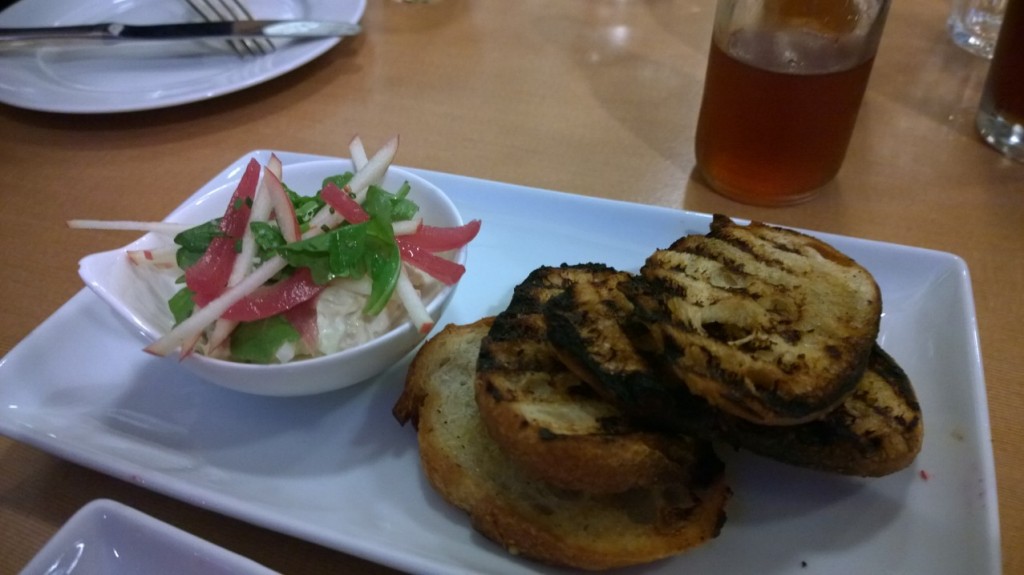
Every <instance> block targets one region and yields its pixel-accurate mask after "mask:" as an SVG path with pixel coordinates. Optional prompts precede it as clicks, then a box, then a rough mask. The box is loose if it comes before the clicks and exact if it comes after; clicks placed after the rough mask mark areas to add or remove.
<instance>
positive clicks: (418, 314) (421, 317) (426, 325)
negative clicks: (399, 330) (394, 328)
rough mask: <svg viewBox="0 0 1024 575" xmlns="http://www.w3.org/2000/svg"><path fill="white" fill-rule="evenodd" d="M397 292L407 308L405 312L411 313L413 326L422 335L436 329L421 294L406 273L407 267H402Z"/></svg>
mask: <svg viewBox="0 0 1024 575" xmlns="http://www.w3.org/2000/svg"><path fill="white" fill-rule="evenodd" d="M395 292H396V293H397V294H398V298H399V300H401V302H402V305H403V306H405V310H406V311H407V312H408V313H409V319H410V320H412V323H413V325H415V326H416V329H417V330H418V331H419V332H420V333H424V334H425V333H427V332H429V331H430V330H431V329H433V328H434V319H433V318H431V317H430V313H429V312H427V308H426V306H425V305H423V300H422V299H420V294H419V293H417V292H416V288H415V287H414V286H413V285H412V281H411V280H410V279H409V274H408V273H407V272H406V271H405V266H402V269H401V270H400V271H399V274H398V284H397V285H396V286H395Z"/></svg>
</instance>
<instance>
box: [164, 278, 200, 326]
mask: <svg viewBox="0 0 1024 575" xmlns="http://www.w3.org/2000/svg"><path fill="white" fill-rule="evenodd" d="M192 296H193V292H192V290H190V289H188V288H187V287H183V288H181V289H179V290H178V291H177V292H176V293H175V294H174V295H172V296H171V299H169V300H168V301H167V307H169V308H170V310H171V316H173V317H174V325H178V324H179V323H181V322H183V321H185V320H186V319H188V317H189V316H190V315H192V312H193V311H194V310H195V308H196V304H195V302H194V301H193V300H192Z"/></svg>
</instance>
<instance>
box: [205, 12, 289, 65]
mask: <svg viewBox="0 0 1024 575" xmlns="http://www.w3.org/2000/svg"><path fill="white" fill-rule="evenodd" d="M185 1H186V2H188V5H189V6H191V7H192V9H193V10H195V11H196V13H198V14H199V15H200V16H202V17H203V19H204V20H206V21H207V22H224V21H229V20H252V19H253V17H252V14H251V13H250V12H249V9H248V8H246V7H245V5H244V4H242V0H185ZM227 43H228V45H229V46H231V49H232V50H234V51H235V53H236V54H238V55H239V56H240V57H242V58H244V57H246V56H262V55H265V54H269V53H271V52H273V51H274V50H276V49H277V48H276V47H275V46H274V43H273V42H271V41H270V40H269V39H267V38H248V39H241V40H228V41H227Z"/></svg>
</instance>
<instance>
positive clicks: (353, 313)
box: [316, 267, 440, 355]
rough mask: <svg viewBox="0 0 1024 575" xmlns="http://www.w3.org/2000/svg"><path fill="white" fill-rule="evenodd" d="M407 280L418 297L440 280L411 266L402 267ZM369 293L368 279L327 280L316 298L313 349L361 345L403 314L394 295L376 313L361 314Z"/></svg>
mask: <svg viewBox="0 0 1024 575" xmlns="http://www.w3.org/2000/svg"><path fill="white" fill-rule="evenodd" d="M406 270H407V272H408V274H409V279H410V281H412V284H413V286H415V287H416V291H417V293H419V295H420V297H421V298H424V297H428V296H429V295H431V294H433V293H434V292H436V291H437V289H438V288H439V287H440V282H438V281H437V280H435V279H433V278H431V277H430V276H428V275H426V274H423V273H421V272H419V271H417V270H415V269H414V268H411V267H406ZM368 295H369V282H353V281H351V280H339V281H334V282H331V283H330V284H329V285H328V286H327V287H326V288H324V290H323V291H322V292H320V295H319V296H318V299H317V304H316V326H317V352H318V353H320V354H324V355H326V354H330V353H335V352H338V351H341V350H344V349H349V348H352V347H355V346H357V345H362V344H364V343H366V342H368V341H370V340H372V339H374V338H376V337H379V336H381V335H384V334H385V333H387V332H388V331H390V330H391V329H392V328H393V327H395V326H396V325H398V323H399V322H401V321H404V320H405V319H406V317H407V314H406V313H405V308H404V307H403V306H402V303H401V301H399V299H398V298H397V297H392V298H391V301H389V302H388V305H387V307H385V308H384V309H383V310H382V311H381V312H380V313H379V314H378V315H376V316H368V315H366V314H364V313H363V307H364V306H366V299H367V296H368Z"/></svg>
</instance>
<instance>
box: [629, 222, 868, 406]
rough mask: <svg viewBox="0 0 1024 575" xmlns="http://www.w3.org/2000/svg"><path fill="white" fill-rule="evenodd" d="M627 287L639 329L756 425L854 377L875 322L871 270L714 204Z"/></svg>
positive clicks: (846, 386) (828, 396)
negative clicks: (700, 224) (701, 230)
mask: <svg viewBox="0 0 1024 575" xmlns="http://www.w3.org/2000/svg"><path fill="white" fill-rule="evenodd" d="M640 275H641V277H642V278H643V280H644V282H643V283H642V284H636V283H634V284H631V285H630V286H628V288H627V293H628V294H630V297H631V298H632V301H633V303H634V305H635V306H636V308H637V313H636V316H637V318H638V319H639V325H637V326H634V330H647V331H648V332H649V333H647V334H641V336H640V339H641V341H643V342H645V345H646V346H647V347H648V348H649V349H648V351H649V352H650V353H653V354H657V355H660V356H663V357H664V358H665V359H666V360H667V364H668V366H669V367H670V369H672V371H673V372H674V373H675V374H676V376H677V377H679V378H680V379H681V380H682V381H684V382H686V384H687V386H689V388H690V389H691V390H692V391H693V392H694V393H695V394H697V395H699V396H701V397H704V398H705V399H707V400H708V401H709V402H711V403H712V404H714V405H715V406H717V407H719V408H721V409H722V410H724V411H726V412H728V413H732V414H734V415H736V416H738V417H742V418H744V419H748V420H751V421H754V422H757V423H761V424H766V425H786V424H794V423H800V422H804V421H809V420H812V419H815V418H817V417H820V416H821V415H823V414H824V413H826V412H828V411H830V410H831V409H833V408H834V407H836V406H837V405H838V404H839V403H840V402H841V401H842V399H843V398H844V397H846V395H848V394H849V392H850V391H851V390H852V389H853V387H854V386H855V385H856V383H857V381H858V379H859V377H860V374H861V372H862V371H863V369H864V366H865V364H866V361H867V358H868V355H869V353H870V350H871V347H872V345H873V343H874V340H875V338H876V337H877V333H878V326H879V318H880V313H881V295H880V292H879V290H878V286H877V285H876V284H875V282H874V280H873V278H872V277H871V275H870V274H869V273H868V272H867V271H866V270H864V269H863V268H862V267H860V266H859V265H857V264H856V262H854V261H853V260H851V259H850V258H848V257H846V256H844V255H843V254H841V253H839V252H837V251H836V250H835V249H834V248H832V247H831V246H828V245H827V244H825V243H823V242H821V241H819V240H817V239H815V238H812V237H810V236H807V235H804V234H800V233H798V232H793V231H790V230H784V229H781V228H774V227H771V226H766V225H763V224H758V223H753V224H750V225H749V226H739V225H737V224H735V223H733V222H732V221H731V220H729V219H728V218H725V217H724V216H716V217H715V219H714V222H713V223H712V228H711V232H710V233H709V234H708V235H706V236H696V235H690V236H685V237H683V238H681V239H680V240H678V241H676V242H675V243H674V244H672V246H670V247H669V248H668V249H664V250H658V251H656V252H655V253H654V254H652V255H651V256H650V257H649V258H648V259H647V261H646V262H645V264H644V266H643V268H642V269H641V272H640Z"/></svg>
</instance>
